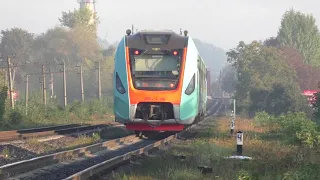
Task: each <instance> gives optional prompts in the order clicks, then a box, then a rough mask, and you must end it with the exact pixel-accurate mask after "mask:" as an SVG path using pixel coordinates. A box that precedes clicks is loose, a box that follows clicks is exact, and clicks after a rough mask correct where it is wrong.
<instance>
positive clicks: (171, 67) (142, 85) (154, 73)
mask: <svg viewBox="0 0 320 180" xmlns="http://www.w3.org/2000/svg"><path fill="white" fill-rule="evenodd" d="M180 63H181V56H174V55H154V54H153V55H150V54H142V55H134V56H133V57H132V59H131V70H132V77H133V78H132V79H133V81H134V85H135V87H136V88H138V89H157V90H159V89H164V90H165V89H175V88H176V85H177V82H178V79H179V74H180Z"/></svg>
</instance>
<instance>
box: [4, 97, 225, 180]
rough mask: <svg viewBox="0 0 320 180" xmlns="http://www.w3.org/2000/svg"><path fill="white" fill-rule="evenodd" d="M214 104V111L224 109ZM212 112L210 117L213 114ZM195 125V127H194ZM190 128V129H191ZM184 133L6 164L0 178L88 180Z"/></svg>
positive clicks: (111, 142)
mask: <svg viewBox="0 0 320 180" xmlns="http://www.w3.org/2000/svg"><path fill="white" fill-rule="evenodd" d="M221 104H222V103H221V102H217V103H215V104H214V105H213V106H215V109H214V108H213V109H212V111H211V112H213V111H214V110H216V111H218V110H219V109H220V108H221ZM214 114H215V112H213V113H212V114H211V115H209V114H208V116H212V115H214ZM194 126H195V125H194ZM192 127H193V126H191V127H190V128H192ZM183 132H184V131H182V132H180V133H177V134H173V135H169V136H168V135H165V134H163V137H159V138H160V139H158V140H145V139H141V138H139V137H136V136H135V135H131V136H127V137H124V138H119V139H115V140H109V141H106V142H103V143H98V144H94V145H90V146H86V147H82V148H78V149H75V150H69V151H63V152H59V153H55V154H50V155H46V156H41V157H37V158H33V159H30V160H25V161H20V162H16V163H12V164H7V165H4V166H2V167H0V172H1V173H0V175H1V177H0V178H7V179H28V180H32V179H37V180H40V179H45V180H50V179H87V178H90V177H94V176H96V175H98V174H100V173H101V172H105V171H106V170H108V169H110V168H114V167H116V166H118V165H119V164H122V163H125V162H128V160H129V159H131V158H134V157H137V156H139V155H141V154H147V153H148V152H150V151H153V150H154V149H157V148H159V147H160V146H163V145H167V144H168V143H170V142H172V140H174V139H176V138H177V137H179V136H180V135H181V133H183Z"/></svg>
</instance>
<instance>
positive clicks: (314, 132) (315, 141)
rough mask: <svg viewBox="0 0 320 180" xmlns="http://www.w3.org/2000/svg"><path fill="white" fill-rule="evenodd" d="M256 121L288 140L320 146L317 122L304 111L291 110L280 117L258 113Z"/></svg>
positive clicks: (309, 145)
mask: <svg viewBox="0 0 320 180" xmlns="http://www.w3.org/2000/svg"><path fill="white" fill-rule="evenodd" d="M254 119H255V122H256V123H257V124H260V125H268V126H271V124H272V127H273V130H276V131H278V132H279V133H281V134H282V135H283V136H284V137H286V139H287V140H288V142H290V143H295V144H302V145H305V146H308V147H310V148H312V147H315V146H319V144H320V132H319V126H318V124H317V123H316V122H314V121H312V120H311V119H309V118H308V117H307V115H306V114H305V113H304V112H294V113H293V112H289V113H287V114H284V115H280V116H279V117H276V118H275V117H272V116H270V115H268V114H267V113H265V112H259V113H256V116H255V118H254Z"/></svg>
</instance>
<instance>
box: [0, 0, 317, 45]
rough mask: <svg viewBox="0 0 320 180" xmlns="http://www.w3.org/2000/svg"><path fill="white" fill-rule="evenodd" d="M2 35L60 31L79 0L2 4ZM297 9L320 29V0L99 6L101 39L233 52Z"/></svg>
mask: <svg viewBox="0 0 320 180" xmlns="http://www.w3.org/2000/svg"><path fill="white" fill-rule="evenodd" d="M0 2H1V6H0V22H1V23H0V29H7V28H12V27H21V28H24V29H27V30H29V31H30V32H33V33H36V34H38V33H42V32H45V31H46V30H47V29H48V28H52V27H54V26H56V25H59V21H58V17H60V16H61V12H62V11H67V10H73V9H74V8H78V7H79V5H78V4H77V1H76V0H54V1H53V0H51V1H49V0H33V1H30V0H0ZM291 7H293V8H294V9H296V10H300V11H302V12H303V13H312V14H313V15H314V16H315V18H316V19H317V20H318V22H317V23H318V24H320V23H319V22H320V11H319V7H320V1H318V0H303V1H302V0H264V1H262V0H161V1H154V0H136V1H132V0H131V1H130V0H97V4H96V8H97V12H98V16H99V17H100V20H101V24H100V25H99V36H100V37H102V38H105V37H106V36H107V39H108V41H109V42H114V41H118V40H119V39H120V38H121V37H122V36H123V35H124V34H125V31H126V29H128V28H131V24H134V25H135V26H136V27H137V28H138V29H173V30H176V31H177V32H178V31H179V29H180V27H181V28H183V29H187V30H188V31H189V35H190V36H192V37H196V38H199V39H201V40H203V41H206V42H209V43H213V44H215V45H216V46H219V47H222V48H224V49H230V48H233V47H235V46H236V45H237V43H238V42H239V41H240V40H244V41H245V42H250V41H252V40H255V39H257V40H261V39H265V38H267V37H270V36H275V35H276V34H277V31H278V27H279V26H280V20H281V16H282V15H283V14H284V12H285V11H286V10H288V9H289V8H291Z"/></svg>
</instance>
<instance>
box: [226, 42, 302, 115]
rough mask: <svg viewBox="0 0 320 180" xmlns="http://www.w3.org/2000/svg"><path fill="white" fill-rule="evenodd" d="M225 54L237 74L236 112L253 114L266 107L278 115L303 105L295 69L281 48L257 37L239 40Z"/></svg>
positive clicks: (300, 107)
mask: <svg viewBox="0 0 320 180" xmlns="http://www.w3.org/2000/svg"><path fill="white" fill-rule="evenodd" d="M227 55H228V61H229V63H232V64H233V66H234V67H235V68H236V71H237V75H238V81H237V84H236V93H235V97H236V99H237V100H238V103H237V104H238V105H237V106H238V112H239V111H240V112H243V113H248V114H249V115H254V113H255V112H257V111H261V110H265V111H266V112H268V113H271V114H275V115H279V114H281V113H284V112H287V111H296V110H299V109H303V108H304V107H303V106H302V104H303V103H302V101H303V100H302V99H301V98H300V88H299V86H298V84H297V83H296V81H295V80H296V75H295V71H294V70H293V69H292V68H291V67H290V66H289V65H288V64H287V62H286V60H285V58H284V57H283V55H282V52H281V51H280V50H278V49H277V48H274V47H268V46H264V45H262V44H261V43H258V42H257V41H253V42H252V43H251V44H248V45H246V44H245V43H244V42H240V43H239V45H238V47H237V48H235V49H232V50H230V51H229V52H227ZM279 101H281V102H279Z"/></svg>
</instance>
